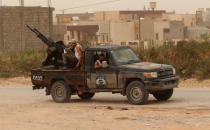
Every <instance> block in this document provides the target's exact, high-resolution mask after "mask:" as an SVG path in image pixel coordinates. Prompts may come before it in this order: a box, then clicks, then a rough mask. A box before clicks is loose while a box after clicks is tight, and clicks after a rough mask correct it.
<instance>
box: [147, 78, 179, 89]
mask: <svg viewBox="0 0 210 130" xmlns="http://www.w3.org/2000/svg"><path fill="white" fill-rule="evenodd" d="M144 84H145V87H146V89H147V90H151V91H153V90H154V91H155V90H166V89H172V88H177V87H178V84H179V77H178V76H174V77H170V78H165V79H155V80H151V81H144Z"/></svg>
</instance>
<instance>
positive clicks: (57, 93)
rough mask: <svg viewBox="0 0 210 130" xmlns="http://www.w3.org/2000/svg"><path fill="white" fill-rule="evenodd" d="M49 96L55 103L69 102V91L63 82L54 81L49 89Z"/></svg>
mask: <svg viewBox="0 0 210 130" xmlns="http://www.w3.org/2000/svg"><path fill="white" fill-rule="evenodd" d="M51 96H52V98H53V100H54V101H55V102H57V103H65V102H69V101H70V97H71V89H70V87H69V86H68V85H67V84H66V83H65V82H64V81H56V82H55V83H53V85H52V88H51Z"/></svg>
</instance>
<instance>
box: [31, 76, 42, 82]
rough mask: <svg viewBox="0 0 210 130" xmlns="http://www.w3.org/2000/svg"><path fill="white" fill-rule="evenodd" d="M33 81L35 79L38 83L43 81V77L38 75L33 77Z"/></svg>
mask: <svg viewBox="0 0 210 130" xmlns="http://www.w3.org/2000/svg"><path fill="white" fill-rule="evenodd" d="M32 79H33V80H38V81H43V76H40V75H39V76H38V75H33V76H32Z"/></svg>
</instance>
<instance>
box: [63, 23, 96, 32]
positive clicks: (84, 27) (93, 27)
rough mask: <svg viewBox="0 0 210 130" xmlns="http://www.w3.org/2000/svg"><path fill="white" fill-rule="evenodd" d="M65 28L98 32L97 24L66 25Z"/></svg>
mask: <svg viewBox="0 0 210 130" xmlns="http://www.w3.org/2000/svg"><path fill="white" fill-rule="evenodd" d="M67 30H69V31H72V30H75V31H87V32H98V30H99V26H98V25H68V26H67Z"/></svg>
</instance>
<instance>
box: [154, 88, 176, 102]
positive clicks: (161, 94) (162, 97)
mask: <svg viewBox="0 0 210 130" xmlns="http://www.w3.org/2000/svg"><path fill="white" fill-rule="evenodd" d="M173 92H174V90H173V89H168V90H163V91H158V92H156V93H153V96H154V97H155V98H156V99H157V100H159V101H167V100H168V99H170V98H171V96H172V95H173Z"/></svg>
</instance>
